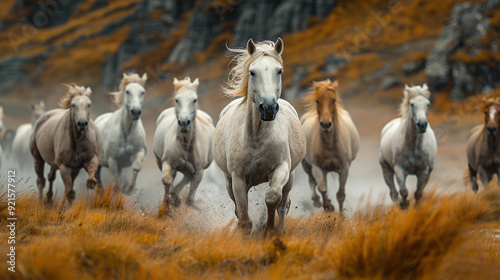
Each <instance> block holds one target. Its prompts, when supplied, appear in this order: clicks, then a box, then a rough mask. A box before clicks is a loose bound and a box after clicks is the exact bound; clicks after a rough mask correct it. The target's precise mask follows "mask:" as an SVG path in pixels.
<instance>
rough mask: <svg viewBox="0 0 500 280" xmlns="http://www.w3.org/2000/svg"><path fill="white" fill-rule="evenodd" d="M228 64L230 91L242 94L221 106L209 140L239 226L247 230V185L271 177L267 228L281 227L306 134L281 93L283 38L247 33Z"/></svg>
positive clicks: (268, 191)
mask: <svg viewBox="0 0 500 280" xmlns="http://www.w3.org/2000/svg"><path fill="white" fill-rule="evenodd" d="M232 51H234V52H237V53H239V55H237V56H236V57H235V61H236V65H235V67H234V68H233V69H232V70H231V73H230V80H229V87H228V88H227V89H226V94H227V95H228V96H243V98H240V99H237V100H235V101H233V102H231V103H230V104H229V105H228V106H226V108H224V110H223V111H222V112H221V115H220V118H219V122H218V124H217V126H216V128H215V135H214V141H213V150H214V159H215V162H217V165H218V166H219V167H220V168H221V169H222V171H223V172H224V174H225V177H226V182H227V191H228V193H229V196H230V198H231V199H232V200H233V201H234V202H235V213H236V217H237V218H238V226H239V227H240V228H242V229H243V230H244V232H245V233H247V234H248V233H250V232H251V230H252V223H251V221H250V218H249V216H248V191H249V190H250V188H251V187H252V186H256V185H258V184H260V183H264V182H269V188H268V189H267V191H266V198H265V202H266V205H267V222H266V230H265V234H267V233H271V232H272V231H274V230H275V228H274V225H275V215H276V211H277V212H278V215H279V223H278V228H277V230H278V233H281V232H283V231H284V230H285V215H286V213H287V210H288V208H289V207H290V201H289V198H288V194H289V192H290V190H291V189H292V184H293V178H294V174H293V170H294V169H295V167H297V165H298V164H299V163H300V162H301V160H302V159H303V158H304V155H305V153H306V140H305V136H304V132H303V130H302V125H301V124H300V121H299V118H298V115H297V112H296V111H295V109H294V108H293V107H292V105H290V103H288V102H286V101H285V100H283V99H280V97H281V74H282V72H283V60H282V58H281V54H282V52H283V41H282V40H281V38H279V39H278V40H277V41H276V43H273V42H270V41H265V42H260V43H257V44H254V42H253V40H252V39H250V40H249V41H248V43H247V47H246V49H241V50H232Z"/></svg>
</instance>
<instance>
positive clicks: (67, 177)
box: [59, 165, 78, 205]
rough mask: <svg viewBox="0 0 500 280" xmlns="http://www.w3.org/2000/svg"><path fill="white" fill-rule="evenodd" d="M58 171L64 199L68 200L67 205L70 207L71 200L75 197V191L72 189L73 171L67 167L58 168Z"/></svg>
mask: <svg viewBox="0 0 500 280" xmlns="http://www.w3.org/2000/svg"><path fill="white" fill-rule="evenodd" d="M59 170H60V173H61V178H62V180H63V183H64V188H65V193H66V199H67V200H68V203H69V205H72V204H73V200H74V199H75V197H76V193H75V190H74V189H73V176H74V172H73V169H71V168H70V167H67V166H66V165H62V166H60V167H59ZM77 174H78V173H77ZM75 177H76V176H75Z"/></svg>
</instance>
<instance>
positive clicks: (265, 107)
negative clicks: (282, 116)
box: [259, 99, 280, 121]
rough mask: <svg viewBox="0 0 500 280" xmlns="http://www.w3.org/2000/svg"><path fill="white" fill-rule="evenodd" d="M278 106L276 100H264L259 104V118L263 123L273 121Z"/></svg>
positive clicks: (278, 108)
mask: <svg viewBox="0 0 500 280" xmlns="http://www.w3.org/2000/svg"><path fill="white" fill-rule="evenodd" d="M279 110H280V106H279V105H278V102H276V100H274V99H273V100H264V101H262V102H261V103H260V104H259V112H260V118H261V120H263V121H274V119H275V118H276V114H277V113H278V111H279Z"/></svg>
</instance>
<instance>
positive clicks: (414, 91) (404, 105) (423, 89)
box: [399, 84, 431, 118]
mask: <svg viewBox="0 0 500 280" xmlns="http://www.w3.org/2000/svg"><path fill="white" fill-rule="evenodd" d="M403 93H404V95H403V102H401V106H400V107H399V113H400V114H401V117H402V118H406V117H408V105H410V100H411V99H413V98H415V97H417V96H419V95H421V96H423V97H425V98H427V99H429V98H430V97H431V92H430V91H429V88H428V87H427V84H423V86H412V87H409V86H408V85H405V89H404V91H403Z"/></svg>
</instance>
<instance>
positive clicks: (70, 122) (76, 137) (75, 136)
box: [63, 110, 88, 150]
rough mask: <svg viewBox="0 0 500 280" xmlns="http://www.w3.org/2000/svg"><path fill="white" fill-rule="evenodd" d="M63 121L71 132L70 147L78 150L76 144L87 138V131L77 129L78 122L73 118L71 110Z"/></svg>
mask: <svg viewBox="0 0 500 280" xmlns="http://www.w3.org/2000/svg"><path fill="white" fill-rule="evenodd" d="M63 119H64V120H63V121H64V122H65V125H66V127H67V129H68V131H69V135H70V137H69V140H70V145H71V147H72V148H73V149H74V150H76V144H77V143H78V142H79V141H81V139H83V138H84V137H85V136H86V134H85V132H86V130H79V129H76V122H75V120H74V119H73V116H72V115H71V113H70V111H69V110H68V112H66V114H65V115H64V117H63ZM87 129H88V128H87Z"/></svg>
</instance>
